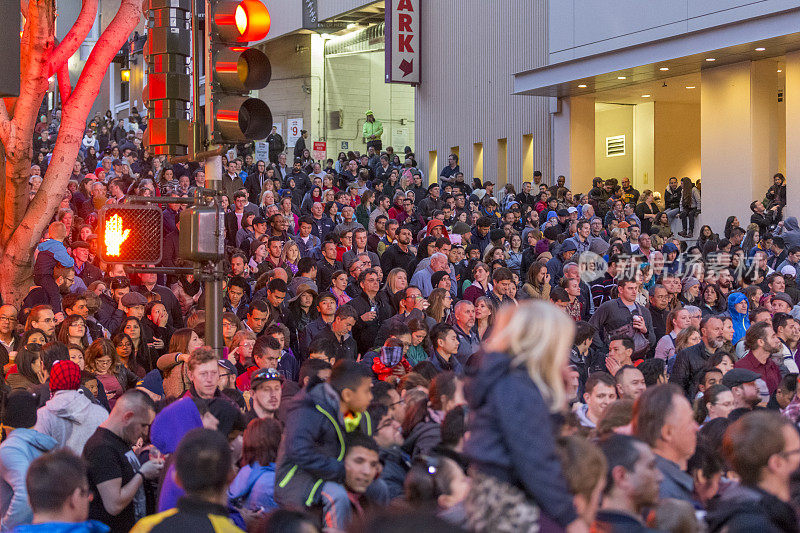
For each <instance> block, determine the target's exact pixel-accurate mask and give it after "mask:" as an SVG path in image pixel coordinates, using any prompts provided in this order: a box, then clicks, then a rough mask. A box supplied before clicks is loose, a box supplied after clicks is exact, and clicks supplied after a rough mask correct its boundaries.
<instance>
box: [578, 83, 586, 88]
mask: <svg viewBox="0 0 800 533" xmlns="http://www.w3.org/2000/svg"><path fill="white" fill-rule="evenodd" d="M585 88H586V84H585V83H581V84H580V85H578V89H585Z"/></svg>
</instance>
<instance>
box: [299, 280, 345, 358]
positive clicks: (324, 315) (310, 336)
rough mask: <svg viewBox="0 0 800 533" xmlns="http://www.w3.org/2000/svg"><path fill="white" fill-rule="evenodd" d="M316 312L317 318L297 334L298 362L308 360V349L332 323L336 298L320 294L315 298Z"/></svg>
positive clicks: (326, 293)
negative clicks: (317, 313) (298, 346)
mask: <svg viewBox="0 0 800 533" xmlns="http://www.w3.org/2000/svg"><path fill="white" fill-rule="evenodd" d="M317 311H318V312H319V316H318V317H317V318H316V319H314V320H312V321H311V322H310V323H309V324H308V326H306V327H305V329H304V330H303V331H298V332H297V337H298V339H297V340H298V344H299V345H300V353H299V354H298V355H299V356H300V360H301V361H304V360H305V359H306V358H308V347H309V346H310V345H311V342H312V341H313V340H314V339H316V338H317V337H318V336H319V335H320V334H321V333H322V332H324V331H326V330H327V329H328V328H329V327H330V325H331V324H332V323H333V317H334V315H335V314H336V296H334V295H333V293H331V292H328V291H325V292H321V293H320V294H319V296H318V297H317Z"/></svg>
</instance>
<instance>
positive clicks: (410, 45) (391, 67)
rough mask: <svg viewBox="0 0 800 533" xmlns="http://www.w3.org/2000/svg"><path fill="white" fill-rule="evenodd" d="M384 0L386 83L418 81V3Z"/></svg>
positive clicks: (414, 0)
mask: <svg viewBox="0 0 800 533" xmlns="http://www.w3.org/2000/svg"><path fill="white" fill-rule="evenodd" d="M421 1H422V0H386V18H385V23H386V26H385V27H386V32H385V33H386V83H410V84H413V85H416V84H418V83H419V82H420V11H419V8H420V2H421Z"/></svg>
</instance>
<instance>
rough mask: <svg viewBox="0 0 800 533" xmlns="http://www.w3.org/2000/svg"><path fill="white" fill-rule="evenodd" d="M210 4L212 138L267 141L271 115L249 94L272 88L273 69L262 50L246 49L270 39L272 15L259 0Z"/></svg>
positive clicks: (214, 0) (221, 0) (220, 0)
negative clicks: (265, 139)
mask: <svg viewBox="0 0 800 533" xmlns="http://www.w3.org/2000/svg"><path fill="white" fill-rule="evenodd" d="M209 6H210V9H211V13H210V15H209V17H210V22H211V23H210V24H209V32H208V33H209V36H210V46H211V69H210V70H211V72H210V73H208V72H207V73H206V83H208V79H209V78H211V102H210V103H211V117H212V121H211V124H210V129H211V140H212V142H214V143H234V142H242V141H247V140H255V139H263V138H265V137H266V136H267V135H268V134H269V132H270V130H271V129H272V112H271V111H270V109H269V106H268V105H267V104H266V103H264V101H263V100H261V99H259V98H252V97H250V95H249V92H250V91H255V90H258V89H263V88H264V87H266V86H267V85H268V84H269V82H270V79H271V77H272V66H271V65H270V62H269V58H268V57H267V56H266V55H265V54H264V52H262V51H261V50H258V49H257V48H250V47H248V46H246V45H247V43H249V42H253V41H261V40H263V39H264V38H266V36H267V34H268V33H269V29H270V24H271V19H270V14H269V11H268V10H267V7H266V6H265V5H264V4H263V3H262V2H261V0H211V1H210V3H209ZM209 74H210V76H209ZM206 105H208V103H206Z"/></svg>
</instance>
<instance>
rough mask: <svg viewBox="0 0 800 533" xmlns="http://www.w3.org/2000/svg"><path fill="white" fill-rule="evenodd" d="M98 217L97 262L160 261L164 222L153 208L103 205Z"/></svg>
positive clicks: (149, 206)
mask: <svg viewBox="0 0 800 533" xmlns="http://www.w3.org/2000/svg"><path fill="white" fill-rule="evenodd" d="M98 215H99V217H100V233H99V235H98V237H99V241H100V247H99V254H100V259H102V260H103V261H105V262H106V263H121V264H123V265H150V264H158V263H160V262H161V253H162V242H163V233H164V229H163V226H164V221H163V215H162V213H161V210H160V209H159V208H158V207H157V206H155V205H128V204H123V205H116V204H111V205H106V206H104V207H103V208H102V209H100V212H99V213H98Z"/></svg>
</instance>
